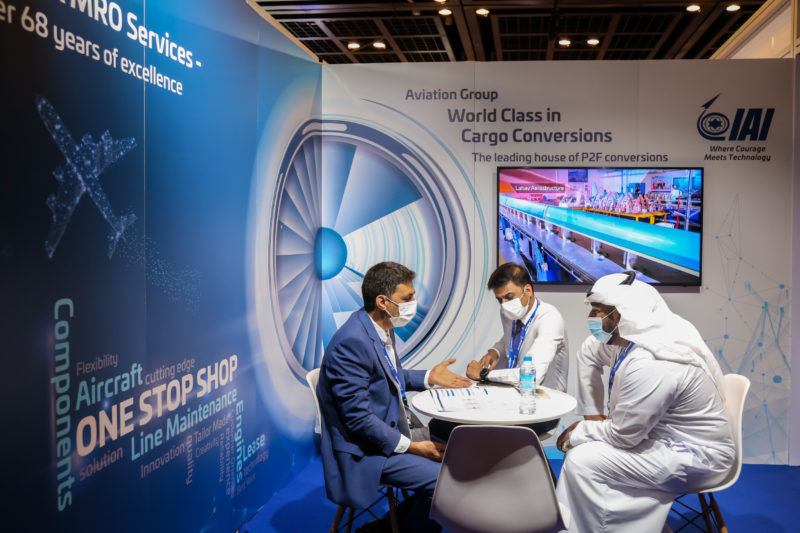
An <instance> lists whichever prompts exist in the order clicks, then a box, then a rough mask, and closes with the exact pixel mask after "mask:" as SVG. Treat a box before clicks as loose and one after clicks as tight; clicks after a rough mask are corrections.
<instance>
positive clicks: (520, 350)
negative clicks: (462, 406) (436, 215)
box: [429, 263, 569, 440]
mask: <svg viewBox="0 0 800 533" xmlns="http://www.w3.org/2000/svg"><path fill="white" fill-rule="evenodd" d="M487 289H488V290H490V291H493V292H494V295H495V298H497V301H498V303H499V304H500V320H501V322H502V324H503V335H502V336H501V337H500V339H499V340H498V341H497V342H496V343H495V344H494V346H493V347H492V348H490V349H489V351H488V352H487V353H486V354H485V355H484V356H483V357H481V360H480V361H472V362H471V363H469V365H468V366H467V377H469V378H471V379H474V380H480V379H481V375H480V374H481V370H482V369H487V370H488V371H492V370H494V369H517V372H519V370H518V369H519V367H520V366H522V360H523V359H524V357H525V356H526V355H530V356H532V358H533V363H534V366H535V367H536V382H537V385H544V386H545V387H550V388H551V389H555V390H558V391H562V392H563V391H566V390H567V375H568V372H569V348H568V346H567V332H566V327H565V325H564V318H563V317H562V316H561V313H559V312H558V309H556V308H555V307H554V306H552V305H550V304H548V303H546V302H543V301H541V300H539V299H538V298H536V295H535V294H534V292H533V281H532V280H531V276H530V274H529V273H528V271H527V270H526V269H525V268H524V267H522V266H520V265H518V264H516V263H504V264H503V265H500V266H499V267H498V268H497V269H496V270H495V271H494V272H492V274H491V276H489V281H488V283H487ZM488 377H489V379H491V378H492V373H491V372H490V373H489V374H488ZM557 425H558V419H556V420H551V421H549V422H542V423H539V424H531V425H530V426H529V427H531V429H533V430H534V431H535V432H536V433H537V434H540V435H542V434H544V433H547V432H548V431H550V430H551V429H553V428H554V427H556V426H557ZM429 426H430V430H431V434H432V435H434V436H436V437H437V438H440V439H442V440H446V438H447V437H449V434H450V431H452V429H453V427H455V424H450V423H445V422H443V421H441V420H432V421H431V422H430V424H429Z"/></svg>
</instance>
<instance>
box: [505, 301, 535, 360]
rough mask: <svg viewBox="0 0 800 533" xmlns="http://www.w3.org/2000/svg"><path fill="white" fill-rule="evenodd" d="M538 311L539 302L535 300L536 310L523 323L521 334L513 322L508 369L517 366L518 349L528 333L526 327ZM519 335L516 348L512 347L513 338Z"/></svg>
mask: <svg viewBox="0 0 800 533" xmlns="http://www.w3.org/2000/svg"><path fill="white" fill-rule="evenodd" d="M538 311H539V300H536V308H535V309H534V310H533V314H532V315H531V317H530V318H529V319H528V321H527V322H525V327H523V328H522V331H521V332H518V331H517V321H516V320H515V321H514V325H513V326H511V342H510V343H509V346H508V368H516V366H517V359H518V358H519V349H520V348H521V347H522V342H523V341H524V340H525V335H526V334H527V333H528V325H529V324H530V323H531V320H533V317H535V316H536V313H537V312H538ZM517 335H519V338H518V339H517V346H516V347H514V337H516V336H517Z"/></svg>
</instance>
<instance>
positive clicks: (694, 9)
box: [686, 4, 700, 13]
mask: <svg viewBox="0 0 800 533" xmlns="http://www.w3.org/2000/svg"><path fill="white" fill-rule="evenodd" d="M686 11H688V12H689V13H700V4H689V5H688V6H686Z"/></svg>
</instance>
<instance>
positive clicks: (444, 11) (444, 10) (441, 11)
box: [439, 7, 453, 17]
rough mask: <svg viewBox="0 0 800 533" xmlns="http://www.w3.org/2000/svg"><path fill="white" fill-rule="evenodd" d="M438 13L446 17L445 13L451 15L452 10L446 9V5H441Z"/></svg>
mask: <svg viewBox="0 0 800 533" xmlns="http://www.w3.org/2000/svg"><path fill="white" fill-rule="evenodd" d="M439 14H440V15H444V16H445V17H446V16H447V15H452V14H453V12H452V11H451V10H449V9H447V8H446V7H443V8H442V9H440V10H439Z"/></svg>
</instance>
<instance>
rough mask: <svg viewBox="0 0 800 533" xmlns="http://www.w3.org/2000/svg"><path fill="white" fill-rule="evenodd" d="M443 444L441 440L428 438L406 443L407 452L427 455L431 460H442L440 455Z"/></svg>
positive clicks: (443, 447)
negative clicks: (435, 440)
mask: <svg viewBox="0 0 800 533" xmlns="http://www.w3.org/2000/svg"><path fill="white" fill-rule="evenodd" d="M444 449H445V444H444V443H443V442H433V441H430V440H423V441H420V442H412V443H411V444H409V445H408V453H413V454H414V455H420V456H422V457H427V458H428V459H430V460H432V461H438V462H442V455H443V454H444Z"/></svg>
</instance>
